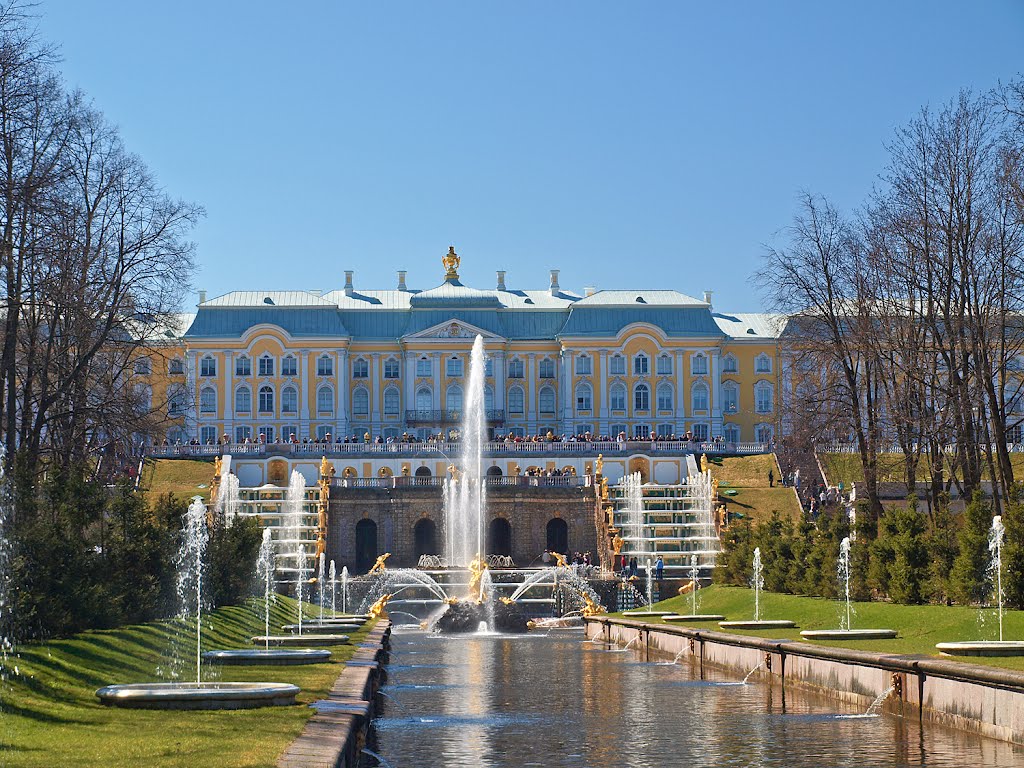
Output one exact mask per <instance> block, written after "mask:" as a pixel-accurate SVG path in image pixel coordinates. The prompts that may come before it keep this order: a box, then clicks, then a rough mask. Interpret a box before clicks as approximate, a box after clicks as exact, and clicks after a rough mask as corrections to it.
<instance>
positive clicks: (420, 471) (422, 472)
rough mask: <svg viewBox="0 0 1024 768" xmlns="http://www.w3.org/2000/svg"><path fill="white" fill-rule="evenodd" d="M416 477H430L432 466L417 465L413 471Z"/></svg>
mask: <svg viewBox="0 0 1024 768" xmlns="http://www.w3.org/2000/svg"><path fill="white" fill-rule="evenodd" d="M413 474H414V475H415V476H416V477H430V467H416V471H415V472H414V473H413Z"/></svg>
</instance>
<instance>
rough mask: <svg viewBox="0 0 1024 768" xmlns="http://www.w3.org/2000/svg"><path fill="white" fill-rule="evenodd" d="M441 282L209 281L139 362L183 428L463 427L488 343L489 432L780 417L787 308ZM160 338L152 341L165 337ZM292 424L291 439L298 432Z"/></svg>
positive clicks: (207, 434) (703, 425)
mask: <svg viewBox="0 0 1024 768" xmlns="http://www.w3.org/2000/svg"><path fill="white" fill-rule="evenodd" d="M443 262H444V268H445V271H444V275H443V278H444V279H443V282H442V283H441V284H440V285H438V286H437V287H434V288H430V289H428V290H418V289H414V288H410V287H408V286H407V285H406V279H405V274H406V273H405V272H401V271H399V272H398V276H397V283H396V286H395V287H394V288H393V289H383V290H362V289H358V288H357V287H356V285H355V280H354V275H353V273H352V272H346V273H345V285H344V287H343V288H341V289H340V290H333V291H330V292H319V291H235V292H232V293H228V294H226V295H224V296H219V297H216V298H213V299H207V298H206V297H205V295H204V294H202V293H201V294H200V302H199V304H198V307H197V309H196V313H195V315H194V316H189V317H188V318H187V321H186V324H187V330H186V331H185V332H184V334H183V335H182V336H181V337H180V338H178V339H175V340H168V341H166V342H164V343H162V344H161V345H160V351H159V354H155V355H153V363H152V364H151V365H148V366H146V367H143V368H141V369H140V368H138V367H137V369H136V370H137V373H138V376H139V379H140V380H139V386H141V387H145V388H148V390H149V397H150V399H151V401H152V403H153V404H154V405H153V407H155V408H166V409H167V416H168V421H167V425H168V429H167V431H166V437H167V439H168V440H169V441H170V442H172V443H175V442H186V441H189V440H199V441H200V442H202V443H209V442H217V441H219V440H222V439H223V437H224V436H225V435H226V436H227V437H228V441H229V442H232V443H243V442H245V441H246V440H250V441H261V440H265V441H267V442H275V441H279V440H280V441H289V440H292V439H296V440H299V441H302V440H305V439H314V438H319V439H326V438H329V439H330V440H332V441H337V440H339V439H343V438H345V437H352V436H358V437H359V438H360V439H362V438H363V437H364V435H366V434H367V433H368V434H370V435H371V436H372V437H373V438H374V439H376V438H377V437H378V436H379V437H381V438H383V439H385V440H386V439H387V438H395V439H399V438H401V437H402V436H403V435H404V434H415V435H417V436H418V437H420V438H425V437H427V436H428V435H432V434H433V435H436V434H438V433H448V432H449V431H450V430H453V429H457V428H458V423H459V420H460V418H461V412H462V409H463V402H464V397H465V386H466V383H467V380H468V375H469V371H468V366H469V355H470V349H471V347H472V345H473V341H474V339H475V337H476V336H477V335H478V334H479V335H481V336H482V337H483V339H484V344H485V348H486V351H487V356H488V360H487V370H486V392H485V399H486V405H485V408H486V410H487V417H488V424H489V429H490V430H491V433H492V434H493V435H495V436H505V435H507V434H510V433H511V434H514V435H521V436H530V435H536V434H547V433H548V432H551V433H553V434H555V435H571V434H582V433H587V432H589V433H590V434H591V435H594V436H597V435H608V436H611V437H612V439H614V438H615V437H616V436H618V435H619V434H620V433H625V434H626V436H628V437H642V438H646V437H649V436H651V435H654V434H657V435H661V436H665V437H668V436H671V435H675V436H682V435H684V434H685V433H687V432H689V433H691V434H692V435H693V436H694V437H695V438H696V439H701V440H706V439H711V438H716V437H721V438H723V439H725V440H726V441H728V442H734V443H739V442H769V441H770V440H771V439H772V438H773V437H774V435H775V433H776V431H777V429H778V416H777V411H776V408H777V400H778V394H779V393H778V388H779V385H778V382H779V360H780V357H779V349H778V337H779V334H780V332H781V329H782V326H783V323H782V322H781V318H779V317H778V316H774V315H765V314H728V313H720V312H715V311H714V310H713V307H712V305H711V296H710V293H705V294H704V298H703V299H696V298H692V297H690V296H686V295H684V294H682V293H679V292H677V291H674V290H664V289H658V290H647V289H636V290H632V289H629V290H627V289H622V290H591V289H587V290H586V291H585V292H584V294H583V295H579V294H577V293H573V292H571V291H566V290H563V289H562V288H561V286H560V284H559V272H558V270H551V272H550V277H549V285H548V287H547V288H546V289H540V290H523V289H519V288H516V287H512V286H509V285H508V284H507V283H506V273H505V272H502V271H499V272H497V275H496V281H495V286H494V288H491V289H480V288H474V287H469V286H466V285H463V283H462V282H461V281H460V279H459V275H458V266H459V258H458V256H456V255H455V253H454V251H450V252H449V254H448V256H446V257H445V259H444V260H443ZM154 351H155V350H154ZM293 436H294V438H293Z"/></svg>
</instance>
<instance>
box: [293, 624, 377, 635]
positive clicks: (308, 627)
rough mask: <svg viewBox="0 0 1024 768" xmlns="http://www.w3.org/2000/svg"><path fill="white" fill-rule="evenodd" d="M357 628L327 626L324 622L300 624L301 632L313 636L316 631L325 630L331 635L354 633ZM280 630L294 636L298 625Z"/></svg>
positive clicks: (357, 625)
mask: <svg viewBox="0 0 1024 768" xmlns="http://www.w3.org/2000/svg"><path fill="white" fill-rule="evenodd" d="M359 626H360V625H359V624H328V623H327V622H326V621H325V622H324V623H323V624H320V623H318V622H315V621H304V622H302V631H303V632H311V633H313V634H316V633H317V630H323V629H326V630H327V631H329V632H331V633H337V632H355V631H356V630H358V629H359ZM281 629H282V630H283V631H285V632H291V633H293V634H294V633H295V632H298V631H299V625H298V624H285V625H284V626H283V627H281Z"/></svg>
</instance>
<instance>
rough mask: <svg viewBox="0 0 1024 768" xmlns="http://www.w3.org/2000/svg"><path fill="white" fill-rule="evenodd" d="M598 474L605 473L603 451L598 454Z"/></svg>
mask: <svg viewBox="0 0 1024 768" xmlns="http://www.w3.org/2000/svg"><path fill="white" fill-rule="evenodd" d="M597 474H599V475H603V474H604V454H603V453H599V454H597Z"/></svg>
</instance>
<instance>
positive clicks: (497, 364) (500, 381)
mask: <svg viewBox="0 0 1024 768" xmlns="http://www.w3.org/2000/svg"><path fill="white" fill-rule="evenodd" d="M491 354H492V355H493V356H494V409H495V410H496V411H504V410H505V351H504V350H501V349H499V350H495V351H494V352H492V353H491ZM505 416H506V419H505V421H508V418H507V416H508V414H505Z"/></svg>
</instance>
